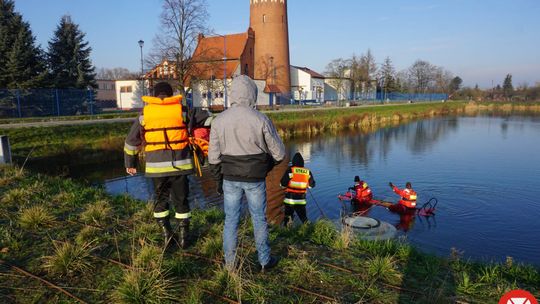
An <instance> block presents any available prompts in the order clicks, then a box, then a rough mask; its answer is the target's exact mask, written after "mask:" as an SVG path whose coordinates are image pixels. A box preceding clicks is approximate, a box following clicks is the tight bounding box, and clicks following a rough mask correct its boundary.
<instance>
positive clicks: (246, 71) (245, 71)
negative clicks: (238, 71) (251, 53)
mask: <svg viewBox="0 0 540 304" xmlns="http://www.w3.org/2000/svg"><path fill="white" fill-rule="evenodd" d="M244 74H246V75H249V65H248V64H247V63H246V65H245V66H244Z"/></svg>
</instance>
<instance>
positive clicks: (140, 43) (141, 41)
mask: <svg viewBox="0 0 540 304" xmlns="http://www.w3.org/2000/svg"><path fill="white" fill-rule="evenodd" d="M143 46H144V40H142V39H141V40H139V47H140V48H141V79H142V90H143V95H144V94H145V88H144V60H143Z"/></svg>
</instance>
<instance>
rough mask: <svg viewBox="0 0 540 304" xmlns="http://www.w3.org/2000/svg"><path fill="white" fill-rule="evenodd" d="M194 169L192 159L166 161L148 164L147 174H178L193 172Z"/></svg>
mask: <svg viewBox="0 0 540 304" xmlns="http://www.w3.org/2000/svg"><path fill="white" fill-rule="evenodd" d="M191 169H193V163H192V161H191V158H188V159H183V160H176V161H172V162H171V161H165V162H159V163H151V162H147V163H146V173H168V172H176V171H179V170H191Z"/></svg>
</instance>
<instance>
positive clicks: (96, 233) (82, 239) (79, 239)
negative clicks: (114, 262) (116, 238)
mask: <svg viewBox="0 0 540 304" xmlns="http://www.w3.org/2000/svg"><path fill="white" fill-rule="evenodd" d="M103 238H104V235H103V231H102V230H101V229H99V228H97V227H93V226H84V227H83V228H82V229H81V231H79V233H78V234H77V236H76V237H75V244H77V245H82V244H85V243H93V242H99V241H100V240H101V239H103Z"/></svg>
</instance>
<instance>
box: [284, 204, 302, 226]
mask: <svg viewBox="0 0 540 304" xmlns="http://www.w3.org/2000/svg"><path fill="white" fill-rule="evenodd" d="M284 205H285V220H284V224H285V225H287V223H288V222H289V221H292V220H293V219H294V212H295V211H296V214H298V217H299V218H300V220H301V221H302V223H305V222H306V221H307V215H306V205H289V204H284Z"/></svg>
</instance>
